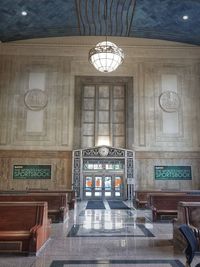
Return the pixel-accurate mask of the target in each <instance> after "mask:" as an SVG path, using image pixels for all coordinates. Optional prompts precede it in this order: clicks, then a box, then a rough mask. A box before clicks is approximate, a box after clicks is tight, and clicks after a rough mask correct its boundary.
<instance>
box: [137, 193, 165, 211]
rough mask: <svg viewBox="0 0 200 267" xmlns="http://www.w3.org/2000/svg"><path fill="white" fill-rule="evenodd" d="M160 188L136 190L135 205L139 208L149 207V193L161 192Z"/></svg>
mask: <svg viewBox="0 0 200 267" xmlns="http://www.w3.org/2000/svg"><path fill="white" fill-rule="evenodd" d="M159 192H161V191H158V190H136V191H135V206H136V208H137V209H140V208H147V203H148V194H150V193H159Z"/></svg>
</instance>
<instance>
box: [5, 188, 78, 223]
mask: <svg viewBox="0 0 200 267" xmlns="http://www.w3.org/2000/svg"><path fill="white" fill-rule="evenodd" d="M2 201H7V202H16V201H21V202H23V201H25V202H27V201H32V202H34V201H36V202H40V201H44V202H47V203H48V216H49V218H51V220H52V222H53V223H55V222H64V221H65V220H66V218H67V213H68V210H69V209H72V208H74V202H75V197H74V193H73V192H68V191H7V192H6V191H4V192H1V193H0V202H2Z"/></svg>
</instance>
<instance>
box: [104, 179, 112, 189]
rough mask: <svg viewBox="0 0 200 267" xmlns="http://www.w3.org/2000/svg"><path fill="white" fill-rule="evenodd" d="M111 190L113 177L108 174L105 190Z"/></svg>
mask: <svg viewBox="0 0 200 267" xmlns="http://www.w3.org/2000/svg"><path fill="white" fill-rule="evenodd" d="M110 190H111V177H110V176H106V177H105V191H110Z"/></svg>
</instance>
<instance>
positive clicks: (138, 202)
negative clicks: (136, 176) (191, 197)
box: [133, 190, 200, 209]
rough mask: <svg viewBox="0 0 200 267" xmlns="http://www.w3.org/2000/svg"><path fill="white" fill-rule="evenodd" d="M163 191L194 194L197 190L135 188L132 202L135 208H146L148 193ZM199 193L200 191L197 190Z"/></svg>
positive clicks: (160, 192)
mask: <svg viewBox="0 0 200 267" xmlns="http://www.w3.org/2000/svg"><path fill="white" fill-rule="evenodd" d="M163 193H167V194H168V193H175V194H183V193H188V194H196V193H198V190H187V191H180V190H136V191H135V199H134V202H135V203H133V204H134V205H135V206H136V208H137V209H140V208H147V207H149V205H148V198H149V194H163ZM199 194H200V191H199Z"/></svg>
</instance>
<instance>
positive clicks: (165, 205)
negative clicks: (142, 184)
mask: <svg viewBox="0 0 200 267" xmlns="http://www.w3.org/2000/svg"><path fill="white" fill-rule="evenodd" d="M180 201H185V202H199V201H200V195H188V194H187V193H169V194H167V193H162V194H149V203H150V206H151V207H154V208H156V209H158V210H177V209H178V202H180Z"/></svg>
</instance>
